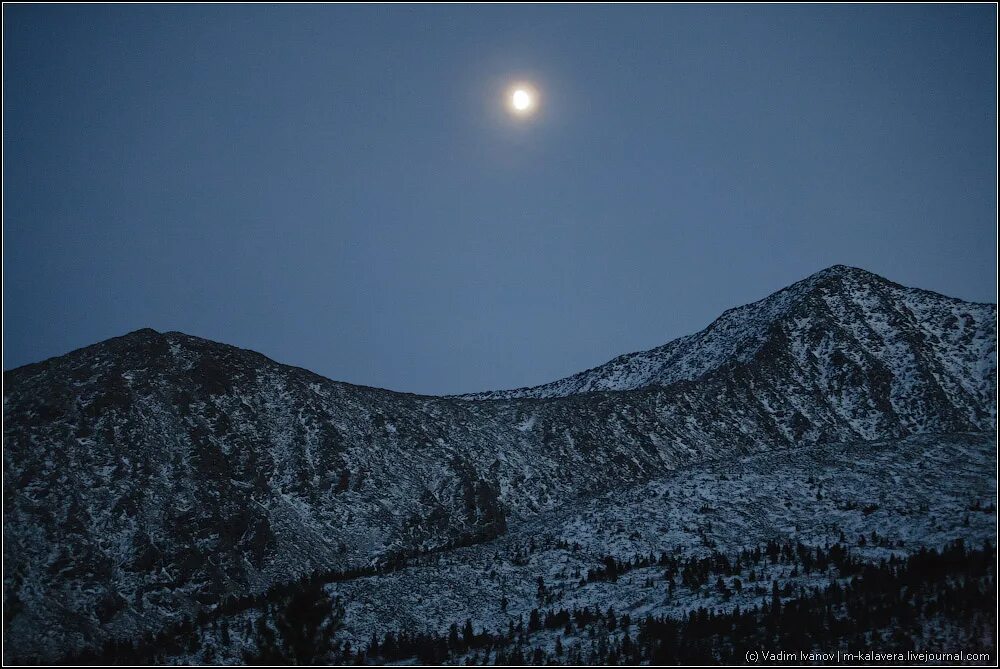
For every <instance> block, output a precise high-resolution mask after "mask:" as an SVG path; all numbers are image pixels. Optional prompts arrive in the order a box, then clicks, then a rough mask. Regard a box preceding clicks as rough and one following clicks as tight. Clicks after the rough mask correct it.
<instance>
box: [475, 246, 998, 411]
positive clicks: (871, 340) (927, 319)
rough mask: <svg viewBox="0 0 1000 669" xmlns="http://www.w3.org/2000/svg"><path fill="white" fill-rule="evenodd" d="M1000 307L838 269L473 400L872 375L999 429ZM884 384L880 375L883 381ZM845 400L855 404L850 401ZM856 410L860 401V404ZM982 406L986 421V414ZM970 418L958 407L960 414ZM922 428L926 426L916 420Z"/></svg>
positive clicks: (828, 390)
mask: <svg viewBox="0 0 1000 669" xmlns="http://www.w3.org/2000/svg"><path fill="white" fill-rule="evenodd" d="M995 323H996V306H995V305H991V304H971V303H968V302H963V301H961V300H956V299H953V298H949V297H945V296H943V295H939V294H937V293H932V292H930V291H926V290H919V289H915V288H906V287H904V286H901V285H899V284H896V283H893V282H891V281H888V280H886V279H883V278H882V277H880V276H878V275H875V274H872V273H871V272H866V271H865V270H861V269H856V268H851V267H846V266H843V265H837V266H834V267H830V268H828V269H826V270H823V271H822V272H818V273H816V274H814V275H812V276H810V277H808V278H807V279H804V280H803V281H800V282H798V283H796V284H794V285H792V286H789V287H788V288H785V289H784V290H781V291H778V292H777V293H775V294H773V295H771V296H769V297H767V298H765V299H763V300H760V301H758V302H754V303H753V304H748V305H745V306H742V307H738V308H736V309H731V310H729V311H727V312H726V313H724V314H723V315H722V316H720V317H719V318H718V319H717V320H716V321H715V322H713V323H712V324H711V325H709V326H708V327H707V328H705V329H704V330H702V331H701V332H698V333H696V334H693V335H689V336H687V337H681V338H680V339H676V340H674V341H671V342H670V343H668V344H665V345H663V346H660V347H658V348H654V349H652V350H649V351H643V352H640V353H629V354H626V355H622V356H619V357H617V358H615V359H614V360H612V361H610V362H608V363H606V364H604V365H601V366H600V367H596V368H594V369H590V370H587V371H585V372H580V373H579V374H575V375H573V376H570V377H568V378H565V379H561V380H558V381H553V382H552V383H547V384H545V385H541V386H537V387H534V388H521V389H516V390H501V391H492V392H485V393H477V394H472V395H467V396H465V397H468V398H470V399H510V398H515V397H563V396H566V395H571V394H575V393H589V392H597V391H617V390H634V389H637V388H643V387H646V386H650V385H660V386H665V385H670V384H672V383H675V382H678V381H693V380H696V379H699V378H702V377H704V376H706V375H709V374H712V373H713V372H718V371H719V370H721V369H724V368H726V367H727V366H731V365H733V364H734V363H737V364H743V365H755V366H758V367H760V366H765V365H766V366H769V367H771V368H772V369H775V368H778V367H783V368H784V369H781V370H778V371H784V372H786V373H789V374H791V375H792V376H794V377H795V379H796V381H799V382H801V381H805V382H811V383H812V384H813V385H814V390H815V391H816V392H819V393H821V394H823V395H825V396H829V397H830V398H831V400H832V401H836V398H837V397H838V396H841V397H842V396H843V393H842V391H843V389H844V388H843V386H844V384H843V382H842V377H843V375H844V374H847V375H856V374H861V375H867V376H869V377H870V378H872V380H873V382H874V383H875V384H876V385H877V384H879V383H883V384H886V385H887V386H888V394H887V395H886V396H884V397H882V398H881V399H882V400H884V401H887V402H888V404H889V405H891V406H892V407H893V409H894V410H895V409H897V408H898V409H900V410H901V411H903V412H909V411H910V409H908V408H906V407H903V406H901V404H902V403H904V402H906V401H907V400H909V399H912V397H913V396H914V394H920V395H923V396H924V397H926V398H928V401H929V402H933V400H931V399H930V398H933V397H941V396H945V397H948V398H950V399H951V400H952V401H953V402H954V403H955V404H956V408H958V407H959V406H960V407H963V408H964V409H966V410H969V411H971V413H972V415H976V416H977V420H985V421H986V422H987V423H988V422H990V421H993V420H995V417H996V416H995V402H993V401H991V400H992V393H993V392H994V383H993V382H994V378H993V377H994V373H995V369H996V366H995V358H996V346H995V342H996V337H995V333H996V325H995ZM876 377H881V379H878V378H876ZM844 399H847V401H851V400H850V399H848V398H844ZM855 404H856V402H855ZM978 406H984V407H986V408H987V413H986V414H983V415H979V414H977V411H976V409H975V407H978ZM961 410H962V409H959V411H961ZM914 419H915V420H918V421H919V420H920V419H919V418H917V417H916V416H914Z"/></svg>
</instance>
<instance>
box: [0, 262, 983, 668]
mask: <svg viewBox="0 0 1000 669" xmlns="http://www.w3.org/2000/svg"><path fill="white" fill-rule="evenodd" d="M995 378H996V307H995V305H988V304H972V303H967V302H962V301H960V300H954V299H951V298H947V297H943V296H940V295H937V294H935V293H930V292H927V291H922V290H916V289H910V288H904V287H902V286H898V285H897V284H894V283H891V282H889V281H887V280H885V279H882V278H880V277H877V276H875V275H873V274H870V273H868V272H864V271H862V270H856V269H850V268H846V267H840V266H838V267H833V268H830V269H828V270H824V271H823V272H820V273H818V274H815V275H813V276H811V277H809V278H807V279H805V280H804V281H801V282H799V283H797V284H795V285H793V286H791V287H789V288H787V289H785V290H783V291H780V292H778V293H776V294H774V295H772V296H770V297H768V298H765V299H764V300H761V301H760V302H756V303H754V304H751V305H748V306H746V307H741V308H739V309H734V310H731V311H728V312H726V313H725V314H724V315H723V316H722V317H720V318H719V319H718V320H717V321H716V322H714V323H713V324H712V325H710V326H709V327H708V328H707V329H706V330H704V331H702V332H700V333H698V334H695V335H691V336H689V337H684V338H682V339H679V340H676V341H674V342H671V343H669V344H667V345H665V346H663V347H660V348H658V349H653V350H652V351H648V352H646V353H638V354H632V355H629V356H622V357H621V358H618V359H616V360H614V361H612V362H610V363H608V364H607V365H604V366H602V367H598V368H596V369H594V370H590V371H588V372H583V373H582V374H578V375H576V376H574V377H570V378H568V379H564V380H562V381H557V382H554V383H552V384H547V385H545V386H540V387H538V388H533V389H525V390H518V391H501V392H494V393H483V394H479V395H475V396H467V397H425V396H418V395H410V394H402V393H395V392H391V391H387V390H380V389H375V388H367V387H361V386H354V385H350V384H345V383H338V382H334V381H330V380H328V379H325V378H323V377H320V376H318V375H316V374H313V373H311V372H308V371H306V370H303V369H299V368H294V367H289V366H285V365H281V364H278V363H276V362H274V361H272V360H269V359H268V358H266V357H264V356H262V355H260V354H258V353H254V352H251V351H245V350H241V349H238V348H234V347H231V346H226V345H223V344H218V343H214V342H210V341H207V340H204V339H199V338H197V337H191V336H188V335H184V334H181V333H176V332H168V333H162V334H161V333H158V332H155V331H153V330H140V331H138V332H134V333H131V334H129V335H126V336H124V337H119V338H116V339H111V340H108V341H105V342H102V343H99V344H95V345H94V346H90V347H87V348H85V349H81V350H78V351H74V352H72V353H69V354H67V355H65V356H61V357H59V358H53V359H50V360H47V361H45V362H41V363H38V364H33V365H27V366H25V367H21V368H18V369H15V370H11V371H9V372H5V375H4V393H5V395H4V443H5V448H4V466H5V468H4V495H5V516H4V540H5V541H4V566H5V583H4V589H5V621H6V625H5V633H6V644H5V653H6V658H5V659H8V660H10V659H12V658H13V659H17V660H26V661H51V660H54V659H58V658H61V657H65V656H66V655H67V654H69V653H76V652H79V651H81V650H85V649H88V648H90V649H93V648H97V647H100V646H102V645H103V644H105V643H106V642H108V641H109V640H115V639H124V640H129V639H131V640H136V639H138V638H140V637H142V636H143V635H145V634H149V633H156V632H159V631H161V630H167V629H172V627H171V626H174V625H176V624H178V623H179V622H180V621H184V620H193V619H195V618H196V617H199V616H205V615H206V614H208V613H211V612H213V611H216V612H217V611H218V610H219V605H220V603H222V602H224V601H227V600H230V599H232V598H233V597H234V596H240V597H251V598H252V597H257V596H262V595H264V594H265V593H268V592H273V591H274V589H275V588H276V587H279V586H282V585H283V584H294V583H302V582H305V581H308V580H309V579H310V578H315V575H316V574H317V573H325V574H327V575H328V577H329V578H333V577H334V576H335V575H339V576H337V578H344V577H346V576H345V575H348V574H354V575H359V576H360V575H368V577H376V576H377V574H381V573H383V572H386V571H387V570H388V571H393V570H398V569H400V568H405V567H406V565H409V564H419V563H420V561H421V560H428V559H431V558H430V557H428V556H447V555H450V554H452V553H453V552H454V551H461V550H466V549H463V548H462V547H463V546H473V547H474V546H483V547H493V546H497V547H499V546H501V545H502V543H503V542H504V541H505V540H507V538H508V537H512V536H519V535H518V533H519V532H521V531H522V529H523V528H525V527H528V526H529V525H528V524H529V523H531V522H535V521H538V520H539V519H545V518H550V517H552V514H556V515H558V514H560V513H565V512H569V511H572V510H574V509H580V508H583V507H582V506H581V505H585V504H587V503H589V502H588V500H593V499H594V498H595V495H601V494H610V493H614V492H615V491H629V490H639V489H641V486H644V485H647V484H651V483H653V482H656V481H661V480H665V479H664V477H670V476H671V475H672V473H673V472H676V471H678V469H679V468H686V467H699V466H705V463H710V462H713V461H724V460H732V459H734V458H746V457H751V456H753V457H756V455H764V454H767V453H773V452H779V451H786V450H789V449H802V448H806V449H809V448H813V447H815V448H829V447H831V446H830V445H833V444H858V443H864V442H873V441H876V440H881V441H886V440H888V441H890V442H892V443H901V444H908V443H911V442H907V441H905V439H906V438H907V437H908V436H910V435H922V434H924V435H926V434H943V433H982V434H992V433H993V432H995V429H996V428H995V426H996V386H995ZM949 439H952V440H954V439H955V438H954V437H949ZM900 440H903V441H900ZM912 443H915V444H918V445H919V444H920V443H921V442H919V441H917V442H912ZM948 443H952V442H951V441H949V442H948ZM977 443H978V442H977ZM977 448H979V447H977ZM789 452H792V451H790V450H789ZM892 452H894V453H899V452H901V451H900V450H899V449H898V448H896V449H894V450H892ZM976 452H977V453H979V455H977V458H978V459H977V462H978V461H981V460H982V458H983V457H986V456H984V455H983V454H982V453H983V451H982V449H979V450H978V451H976ZM994 511H995V510H994ZM654 534H655V533H654ZM946 534H947V533H946ZM942 536H943V535H942ZM655 540H656V541H658V542H659V543H660V544H661V545H662V544H663V543H664V542H667V543H669V541H670V535H669V534H665V535H664V536H661V537H659V538H657V539H655ZM497 542H500V543H497ZM497 550H500V548H497ZM501 552H502V551H501ZM498 555H499V553H498ZM434 559H438V558H434ZM511 559H512V560H515V559H518V558H514V557H511ZM437 622H438V623H439V622H441V621H440V620H439V621H437ZM380 624H382V623H380ZM431 624H436V623H435V622H433V621H432V623H431ZM359 634H360V632H359ZM175 659H176V658H175ZM202 659H204V658H202Z"/></svg>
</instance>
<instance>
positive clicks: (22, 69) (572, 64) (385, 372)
mask: <svg viewBox="0 0 1000 669" xmlns="http://www.w3.org/2000/svg"><path fill="white" fill-rule="evenodd" d="M4 15H5V21H4V26H5V28H4V30H5V33H4V49H5V51H4V59H5V70H4V100H5V103H4V105H5V106H4V114H5V117H4V123H5V133H4V149H5V159H4V169H5V171H4V188H5V193H4V195H5V201H4V202H5V204H4V234H5V248H4V279H5V285H4V311H5V314H4V315H5V321H4V346H5V349H4V367H5V368H8V369H9V368H11V367H15V366H18V365H21V364H24V363H27V362H33V361H37V360H40V359H43V358H46V357H49V356H52V355H59V354H62V353H65V352H67V351H69V350H70V349H73V348H76V347H80V346H84V345H87V344H90V343H93V342H96V341H98V340H101V339H105V338H108V337H112V336H116V335H120V334H123V333H125V332H127V331H131V330H134V329H137V328H140V327H145V326H149V327H153V328H156V329H158V330H181V331H183V332H187V333H189V334H195V335H199V336H203V337H207V338H210V339H215V340H219V341H223V342H227V343H231V344H235V345H238V346H242V347H247V348H252V349H255V350H258V351H261V352H262V353H264V354H266V355H268V356H270V357H272V358H275V359H277V360H279V361H281V362H286V363H291V364H296V365H300V366H303V367H307V368H309V369H312V370H314V371H317V372H319V373H321V374H324V375H326V376H329V377H332V378H334V379H338V380H345V381H351V382H356V383H363V384H368V385H377V386H384V387H389V388H393V389H396V390H406V391H414V392H428V393H447V392H464V391H473V390H483V389H487V388H504V387H513V386H521V385H528V384H536V383H540V382H544V381H549V380H552V379H554V378H557V377H561V376H564V375H567V374H570V373H572V372H576V371H579V370H581V369H584V368H588V367H592V366H594V365H596V364H599V363H602V362H604V361H605V360H607V359H609V358H610V357H613V356H614V355H617V354H619V353H624V352H628V351H633V350H638V349H644V348H650V347H652V346H656V345H659V344H662V343H664V342H666V341H668V340H670V339H673V338H675V337H677V336H680V335H684V334H688V333H690V332H693V331H695V330H698V329H701V328H702V327H704V326H705V325H707V324H708V323H709V322H710V321H711V320H712V319H713V318H714V317H716V316H717V315H718V314H719V313H720V312H722V311H723V310H724V309H727V308H729V307H732V306H736V305H738V304H742V303H745V302H749V301H752V300H755V299H758V298H761V297H763V296H765V295H766V294H768V293H770V292H772V291H774V290H776V289H779V288H781V287H783V286H785V285H787V284H789V283H792V282H793V281H795V280H797V279H800V278H803V277H805V276H806V275H808V274H811V273H812V272H815V271H817V270H819V269H822V268H823V267H826V266H828V265H832V264H837V263H843V264H849V265H855V266H859V267H864V268H866V269H869V270H872V271H875V272H877V273H879V274H882V275H884V276H887V277H888V278H890V279H893V280H895V281H899V282H901V283H905V284H909V285H915V286H919V287H924V288H930V289H934V290H937V291H939V292H943V293H946V294H949V295H954V296H957V297H962V298H966V299H971V300H979V301H995V300H996V285H995V274H994V271H995V259H996V256H995V249H996V229H995V216H996V206H997V200H996V191H995V181H996V169H995V164H996V163H995V156H996V154H995V147H996V134H995V125H996V106H995V99H996V72H995V62H996V52H995V46H994V45H995V41H996V34H995V22H996V9H995V7H994V6H992V5H971V6H962V7H955V6H907V7H899V6H896V7H893V6H852V7H836V6H768V7H749V6H724V5H700V6H658V7H638V6H632V7H614V6H600V7H597V6H576V7H554V6H530V7H519V6H492V7H475V6H467V7H448V6H423V7H407V6H368V7H343V6H294V7H282V6H268V7H262V6H229V7H226V6H129V7H113V6H89V7H72V6H60V7H38V6H21V5H8V6H6V7H4ZM515 79H528V80H530V81H532V82H533V83H534V84H535V85H536V86H537V87H538V88H539V89H540V90H541V91H542V94H543V96H544V104H543V105H542V109H541V113H540V114H539V115H538V116H537V117H535V118H534V119H532V120H531V121H530V122H528V123H523V122H520V123H515V122H514V121H512V120H511V119H510V118H509V117H508V115H507V114H506V112H505V111H504V109H503V106H502V103H501V99H500V96H501V93H502V92H503V90H504V88H505V86H506V85H507V84H508V83H509V82H511V81H513V80H515Z"/></svg>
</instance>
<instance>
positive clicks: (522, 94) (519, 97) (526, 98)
mask: <svg viewBox="0 0 1000 669" xmlns="http://www.w3.org/2000/svg"><path fill="white" fill-rule="evenodd" d="M511 102H512V103H513V105H514V109H516V110H518V111H527V110H528V109H529V108H530V107H531V93H529V92H528V91H526V90H524V89H523V88H519V89H517V90H516V91H514V95H513V96H512V97H511Z"/></svg>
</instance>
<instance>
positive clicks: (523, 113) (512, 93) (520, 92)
mask: <svg viewBox="0 0 1000 669" xmlns="http://www.w3.org/2000/svg"><path fill="white" fill-rule="evenodd" d="M505 95H506V98H507V100H506V103H507V110H508V111H509V112H510V113H511V114H513V115H514V116H520V117H524V118H526V117H528V116H533V115H534V114H535V111H536V110H537V109H538V102H539V98H538V91H537V89H535V87H534V86H532V85H531V84H528V83H525V82H520V83H515V84H512V85H511V86H510V88H508V89H507V92H506V94H505Z"/></svg>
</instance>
